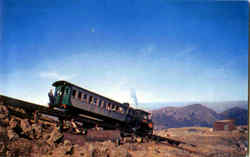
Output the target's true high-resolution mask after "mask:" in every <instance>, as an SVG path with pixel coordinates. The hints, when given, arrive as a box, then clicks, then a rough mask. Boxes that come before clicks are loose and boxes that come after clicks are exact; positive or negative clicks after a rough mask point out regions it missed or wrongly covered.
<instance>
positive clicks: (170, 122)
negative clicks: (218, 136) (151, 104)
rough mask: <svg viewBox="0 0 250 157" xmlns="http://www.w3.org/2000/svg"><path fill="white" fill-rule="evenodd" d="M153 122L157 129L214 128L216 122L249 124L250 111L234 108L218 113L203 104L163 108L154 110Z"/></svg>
mask: <svg viewBox="0 0 250 157" xmlns="http://www.w3.org/2000/svg"><path fill="white" fill-rule="evenodd" d="M152 115H153V121H154V124H155V128H156V129H165V128H178V127H190V126H206V127H212V126H213V123H214V122H215V121H216V120H223V119H235V120H236V124H237V125H247V124H248V110H246V109H243V108H240V107H233V108H230V109H228V110H226V111H224V112H222V113H217V112H215V111H214V110H212V109H210V108H208V107H207V106H205V105H202V104H192V105H187V106H184V107H163V108H161V109H157V110H153V111H152Z"/></svg>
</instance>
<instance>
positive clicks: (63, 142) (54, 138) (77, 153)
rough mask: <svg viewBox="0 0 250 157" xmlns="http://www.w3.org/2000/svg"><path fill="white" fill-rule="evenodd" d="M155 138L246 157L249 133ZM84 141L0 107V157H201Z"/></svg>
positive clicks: (180, 132)
mask: <svg viewBox="0 0 250 157" xmlns="http://www.w3.org/2000/svg"><path fill="white" fill-rule="evenodd" d="M107 133H110V132H107ZM156 134H159V135H161V136H165V137H170V138H175V139H180V140H184V141H186V142H187V143H188V142H190V143H193V144H196V145H197V147H196V148H195V149H196V151H199V152H200V153H202V154H204V155H205V156H207V157H212V156H216V155H218V153H219V155H220V156H225V157H228V156H230V155H231V156H245V154H244V153H246V150H244V148H245V147H243V145H245V142H246V140H245V139H246V138H247V134H248V131H247V130H243V131H242V129H241V131H239V132H232V133H215V132H212V131H211V129H210V128H187V129H185V128H178V129H168V130H161V131H157V132H156ZM90 136H91V134H90ZM86 137H88V135H73V134H71V133H61V132H60V131H59V130H58V128H56V127H55V126H52V125H49V124H46V123H43V122H40V121H39V122H38V123H33V121H30V120H29V119H22V118H19V117H16V116H14V115H10V112H9V110H8V108H6V107H5V106H3V105H0V157H24V156H25V157H29V156H31V157H166V156H167V157H170V156H171V157H179V156H185V157H198V156H200V155H199V154H196V153H190V152H187V151H185V150H182V149H178V148H175V147H171V146H168V145H163V144H160V143H155V142H147V143H124V144H122V145H119V146H118V145H117V144H115V143H114V142H112V141H111V140H104V141H95V140H91V141H88V140H86V139H88V138H86ZM84 140H85V141H84ZM239 141H243V142H239Z"/></svg>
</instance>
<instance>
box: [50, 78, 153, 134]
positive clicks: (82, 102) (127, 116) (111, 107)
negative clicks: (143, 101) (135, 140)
mask: <svg viewBox="0 0 250 157" xmlns="http://www.w3.org/2000/svg"><path fill="white" fill-rule="evenodd" d="M52 85H53V86H54V87H55V92H54V95H53V97H52V98H53V99H52V100H53V101H51V102H50V107H51V108H54V109H57V110H61V111H63V112H64V114H65V115H66V117H68V119H69V120H72V119H74V120H76V121H78V122H80V123H81V126H82V127H83V128H85V129H89V128H93V127H96V126H98V127H100V128H103V129H119V130H120V132H121V135H122V136H131V135H136V136H141V137H146V136H150V135H152V134H153V122H152V119H151V114H150V113H149V112H146V111H144V110H141V109H135V108H133V107H130V105H129V104H128V103H119V102H117V101H114V100H112V99H109V98H107V97H104V96H102V95H99V94H97V93H94V92H91V91H89V90H87V89H84V88H81V87H79V86H76V85H74V84H72V83H70V82H66V81H56V82H54V83H53V84H52Z"/></svg>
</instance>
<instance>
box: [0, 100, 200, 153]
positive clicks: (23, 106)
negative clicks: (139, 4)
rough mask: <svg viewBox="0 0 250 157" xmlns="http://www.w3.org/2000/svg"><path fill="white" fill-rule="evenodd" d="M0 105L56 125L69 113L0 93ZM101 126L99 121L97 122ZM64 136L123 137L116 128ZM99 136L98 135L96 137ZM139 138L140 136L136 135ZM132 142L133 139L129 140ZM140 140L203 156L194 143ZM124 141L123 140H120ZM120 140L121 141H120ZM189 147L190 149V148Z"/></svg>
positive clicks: (13, 111) (150, 139) (154, 139)
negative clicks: (82, 134)
mask: <svg viewBox="0 0 250 157" xmlns="http://www.w3.org/2000/svg"><path fill="white" fill-rule="evenodd" d="M0 105H4V106H6V107H7V108H8V110H9V114H10V115H15V116H17V117H20V118H27V119H30V120H31V121H33V122H34V123H35V122H38V121H43V122H45V123H49V124H50V125H58V122H59V119H62V120H69V115H66V114H65V112H63V111H60V110H54V109H51V108H48V107H46V106H42V105H39V104H35V103H31V102H27V101H23V100H19V99H15V98H11V97H7V96H4V95H0ZM74 118H75V119H76V120H77V121H84V122H88V123H94V124H98V122H97V121H94V120H91V119H86V118H85V119H84V118H83V117H74ZM98 125H99V126H101V123H100V124H98ZM64 134H65V138H75V139H78V140H76V141H78V142H79V144H80V143H81V140H79V139H82V140H85V141H94V140H97V141H98V140H99V141H103V140H112V141H114V140H115V139H119V144H120V142H121V141H120V139H123V138H121V137H120V132H119V131H118V130H112V131H110V130H107V131H106V130H102V131H90V132H89V133H88V135H86V136H81V135H72V132H71V133H69V132H65V133H64ZM98 136H99V137H98ZM137 138H141V137H137ZM131 141H132V142H134V141H133V140H131ZM142 141H144V142H145V141H155V142H157V143H159V144H162V145H167V146H171V147H175V148H178V149H182V150H183V151H187V152H189V153H194V154H199V155H200V156H204V155H202V154H200V153H199V152H196V151H195V150H194V149H195V147H196V146H195V145H193V144H189V143H186V142H183V141H180V140H176V139H172V138H166V137H161V136H157V135H151V136H149V137H147V138H145V139H144V140H143V138H141V140H140V142H142ZM122 142H124V140H123V141H122ZM122 142H121V143H122ZM183 146H188V147H189V148H186V147H183ZM190 148H191V149H190Z"/></svg>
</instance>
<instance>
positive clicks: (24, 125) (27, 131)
mask: <svg viewBox="0 0 250 157" xmlns="http://www.w3.org/2000/svg"><path fill="white" fill-rule="evenodd" d="M20 127H21V129H22V132H23V134H24V135H26V136H28V137H30V138H34V131H33V129H32V126H31V125H30V123H29V121H28V119H24V120H21V124H20Z"/></svg>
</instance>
